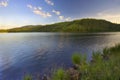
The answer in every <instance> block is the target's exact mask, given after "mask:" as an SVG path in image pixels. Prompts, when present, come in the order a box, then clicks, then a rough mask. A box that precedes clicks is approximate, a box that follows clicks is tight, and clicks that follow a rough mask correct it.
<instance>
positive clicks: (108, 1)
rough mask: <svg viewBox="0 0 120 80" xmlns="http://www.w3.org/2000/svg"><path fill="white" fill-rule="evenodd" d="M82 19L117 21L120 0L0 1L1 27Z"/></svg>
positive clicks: (119, 11) (119, 14)
mask: <svg viewBox="0 0 120 80" xmlns="http://www.w3.org/2000/svg"><path fill="white" fill-rule="evenodd" d="M81 18H98V19H106V20H108V21H111V22H114V23H120V0H0V28H11V27H19V26H24V25H40V24H42V25H44V24H51V23H56V22H62V21H70V20H74V19H81Z"/></svg>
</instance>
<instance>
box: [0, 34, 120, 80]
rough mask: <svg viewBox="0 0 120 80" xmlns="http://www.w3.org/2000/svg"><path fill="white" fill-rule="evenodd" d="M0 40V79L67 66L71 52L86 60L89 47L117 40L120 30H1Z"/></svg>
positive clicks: (11, 79)
mask: <svg viewBox="0 0 120 80" xmlns="http://www.w3.org/2000/svg"><path fill="white" fill-rule="evenodd" d="M0 42H1V45H0V80H21V78H22V77H23V75H25V74H27V73H30V74H32V75H34V76H38V75H41V74H43V73H48V72H49V71H50V70H51V69H52V68H55V66H56V67H60V66H64V67H66V68H67V67H69V66H71V65H72V63H71V55H72V54H73V53H74V52H79V53H81V54H87V58H88V60H90V59H91V54H92V52H93V51H98V50H99V51H101V50H102V49H103V48H104V47H111V46H114V45H115V44H117V43H120V33H119V32H118V33H116V32H115V33H91V34H83V33H8V34H2V33H1V34H0Z"/></svg>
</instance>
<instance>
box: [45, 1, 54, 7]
mask: <svg viewBox="0 0 120 80" xmlns="http://www.w3.org/2000/svg"><path fill="white" fill-rule="evenodd" d="M45 2H46V3H47V4H49V5H51V6H54V3H53V2H52V1H51V0H45Z"/></svg>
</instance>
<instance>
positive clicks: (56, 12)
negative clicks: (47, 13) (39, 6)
mask: <svg viewBox="0 0 120 80" xmlns="http://www.w3.org/2000/svg"><path fill="white" fill-rule="evenodd" d="M52 12H53V13H55V14H56V15H58V16H59V15H60V14H61V13H60V11H56V10H52Z"/></svg>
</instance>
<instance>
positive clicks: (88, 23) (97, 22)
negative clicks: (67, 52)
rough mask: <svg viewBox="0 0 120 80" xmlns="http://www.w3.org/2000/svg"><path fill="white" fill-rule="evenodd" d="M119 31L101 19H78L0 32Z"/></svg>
mask: <svg viewBox="0 0 120 80" xmlns="http://www.w3.org/2000/svg"><path fill="white" fill-rule="evenodd" d="M114 31H120V24H115V23H111V22H109V21H106V20H101V19H80V20H74V21H69V22H61V23H55V24H50V25H28V26H23V27H19V28H12V29H8V30H0V32H114Z"/></svg>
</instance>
